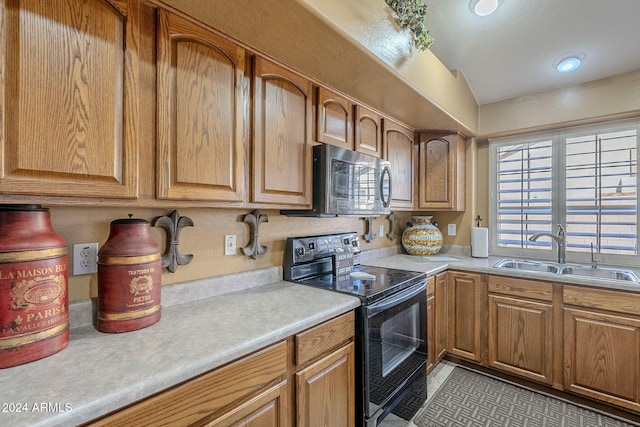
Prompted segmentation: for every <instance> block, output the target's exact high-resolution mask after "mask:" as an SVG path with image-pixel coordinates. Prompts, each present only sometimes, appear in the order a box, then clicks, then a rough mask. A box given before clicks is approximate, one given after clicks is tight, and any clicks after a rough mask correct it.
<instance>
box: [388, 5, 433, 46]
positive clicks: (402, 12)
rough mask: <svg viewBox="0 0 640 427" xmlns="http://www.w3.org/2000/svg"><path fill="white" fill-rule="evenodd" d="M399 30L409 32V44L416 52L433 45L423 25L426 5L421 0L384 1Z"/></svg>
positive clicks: (431, 38) (427, 30)
mask: <svg viewBox="0 0 640 427" xmlns="http://www.w3.org/2000/svg"><path fill="white" fill-rule="evenodd" d="M385 2H386V3H387V4H388V5H389V7H390V8H391V10H393V12H394V15H395V16H394V17H395V19H396V22H397V23H398V25H400V28H402V29H403V30H404V29H408V30H411V35H412V37H411V42H412V43H413V46H414V47H415V48H417V49H418V50H427V49H429V46H431V44H432V43H433V37H431V35H429V29H428V28H427V26H426V25H425V24H424V18H425V17H426V16H427V5H426V4H424V3H423V0H385Z"/></svg>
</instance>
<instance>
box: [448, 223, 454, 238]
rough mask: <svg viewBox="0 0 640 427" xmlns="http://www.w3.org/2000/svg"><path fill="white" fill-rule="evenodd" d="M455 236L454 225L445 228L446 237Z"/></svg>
mask: <svg viewBox="0 0 640 427" xmlns="http://www.w3.org/2000/svg"><path fill="white" fill-rule="evenodd" d="M455 235H456V225H455V224H449V225H448V227H447V236H455Z"/></svg>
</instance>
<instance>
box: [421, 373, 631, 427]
mask: <svg viewBox="0 0 640 427" xmlns="http://www.w3.org/2000/svg"><path fill="white" fill-rule="evenodd" d="M414 423H415V424H416V425H417V426H418V427H463V426H464V427H487V426H492V427H506V426H513V427H524V426H527V427H538V426H544V427H555V426H562V427H574V426H575V427H586V426H594V427H595V426H606V427H627V426H635V424H629V423H626V422H623V421H620V420H618V419H616V418H612V417H609V416H606V415H603V414H601V413H598V412H594V411H591V410H589V409H586V408H584V407H581V406H577V405H574V404H571V403H568V402H565V401H563V400H560V399H556V398H554V397H551V396H547V395H544V394H541V393H537V392H534V391H531V390H527V389H525V388H522V387H518V386H516V385H513V384H510V383H507V382H504V381H500V380H498V379H495V378H492V377H489V376H486V375H483V374H479V373H476V372H473V371H470V370H468V369H465V368H462V367H459V366H457V367H455V368H454V370H453V372H452V373H451V374H450V375H449V377H448V378H447V379H446V380H445V382H444V384H443V385H442V386H440V388H439V389H438V390H437V391H436V393H435V395H434V396H433V397H432V398H431V400H430V401H429V402H428V403H427V405H426V406H425V407H424V408H423V409H421V411H420V413H418V414H417V415H416V417H415V418H414Z"/></svg>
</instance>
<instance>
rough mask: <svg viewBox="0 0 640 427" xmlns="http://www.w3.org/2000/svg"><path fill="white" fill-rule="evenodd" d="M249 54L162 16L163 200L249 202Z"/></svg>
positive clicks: (175, 18)
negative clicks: (245, 122) (245, 137)
mask: <svg viewBox="0 0 640 427" xmlns="http://www.w3.org/2000/svg"><path fill="white" fill-rule="evenodd" d="M243 73H244V50H243V49H241V48H239V47H238V46H236V45H234V44H233V43H231V42H229V41H227V40H225V39H223V38H221V37H219V36H217V35H215V34H213V33H211V32H209V31H207V30H204V29H202V28H201V27H199V26H198V25H195V24H193V23H191V22H189V21H187V20H185V19H183V18H180V17H178V16H176V15H174V14H172V13H170V12H167V11H164V10H160V13H159V33H158V164H157V180H158V198H161V199H183V200H211V201H229V202H234V201H235V202H241V201H242V200H243V196H244V194H243V188H244V186H243V184H244V148H243V141H242V117H243V102H244V100H243V93H242V84H241V82H242V78H243Z"/></svg>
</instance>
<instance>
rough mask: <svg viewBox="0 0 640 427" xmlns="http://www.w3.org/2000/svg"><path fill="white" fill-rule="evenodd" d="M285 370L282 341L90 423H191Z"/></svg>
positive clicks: (260, 387) (259, 388)
mask: <svg viewBox="0 0 640 427" xmlns="http://www.w3.org/2000/svg"><path fill="white" fill-rule="evenodd" d="M286 373H287V345H286V342H284V341H283V342H280V343H278V344H275V345H273V346H271V347H269V348H267V349H265V350H262V351H260V352H258V353H255V354H253V355H251V356H247V357H245V358H243V359H240V360H238V361H236V362H233V363H231V364H229V365H227V366H224V367H222V368H218V369H215V370H213V371H211V372H209V373H206V374H203V375H201V376H199V377H197V378H195V379H193V380H190V381H189V382H187V383H184V384H182V385H179V386H177V387H174V388H172V389H169V390H167V391H164V392H162V393H160V394H157V395H155V396H153V397H150V398H148V399H146V400H143V401H142V402H140V403H137V404H134V405H132V406H130V407H128V408H126V409H123V410H121V411H119V412H116V413H114V414H112V415H108V416H106V417H105V418H102V419H100V420H97V421H94V422H92V423H90V424H89V425H91V426H102V425H109V426H127V427H128V426H134V425H135V426H156V425H160V424H162V425H192V424H194V423H197V422H202V421H204V420H205V419H208V418H210V417H211V416H214V415H216V414H220V413H221V410H223V409H226V408H228V407H229V406H230V405H232V404H233V403H235V402H240V401H241V400H242V399H245V398H247V397H249V396H251V395H254V394H255V393H257V392H260V391H262V390H263V389H265V388H266V387H267V386H269V385H270V384H273V383H274V382H275V381H277V380H284V379H285V375H286Z"/></svg>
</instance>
